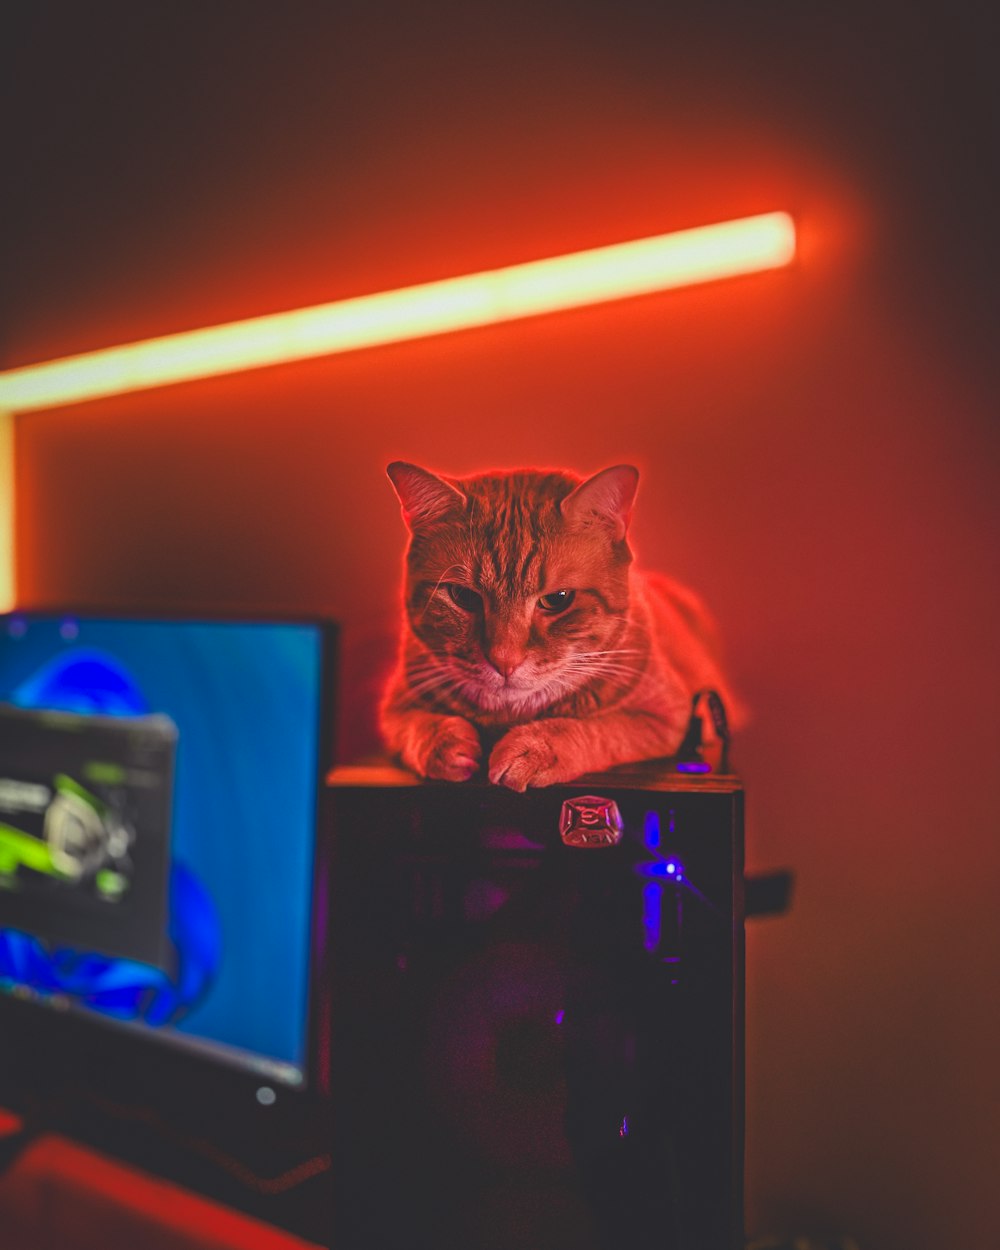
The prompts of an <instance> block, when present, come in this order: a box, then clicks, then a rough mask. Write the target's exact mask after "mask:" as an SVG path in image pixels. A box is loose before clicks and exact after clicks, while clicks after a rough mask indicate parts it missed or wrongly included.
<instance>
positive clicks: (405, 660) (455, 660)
mask: <svg viewBox="0 0 1000 1250" xmlns="http://www.w3.org/2000/svg"><path fill="white" fill-rule="evenodd" d="M387 472H388V475H389V478H390V480H391V481H392V484H393V486H394V488H395V490H396V494H397V495H398V497H399V501H400V504H401V505H402V512H403V519H404V521H405V522H406V525H407V528H408V529H409V531H410V539H409V545H408V548H407V552H406V559H405V584H404V614H403V624H402V633H401V640H400V650H399V659H398V664H397V667H396V669H395V671H394V673H393V675H392V677H391V678H390V680H389V683H388V685H387V687H386V691H385V696H384V699H383V702H382V706H381V709H380V723H381V729H382V734H383V737H384V739H385V742H386V745H387V746H388V748H389V749H390V751H391V752H393V753H394V754H395V755H396V756H397V757H399V758H400V759H401V760H402V762H403V764H404V765H406V767H408V768H409V769H411V770H413V771H414V772H416V773H418V774H419V775H420V776H423V777H430V778H437V779H440V780H446V781H456V782H457V781H466V780H468V779H469V778H470V777H472V776H473V775H474V774H475V773H476V772H477V771H478V769H479V768H480V765H481V762H482V761H483V760H484V759H485V760H486V766H487V771H488V776H489V779H490V781H492V782H494V783H496V784H499V785H503V786H506V787H509V788H510V789H512V790H517V791H523V790H525V789H526V788H527V787H528V786H548V785H553V784H555V783H558V782H565V781H571V780H573V779H574V778H576V777H579V776H580V775H581V774H583V773H588V772H599V771H602V770H604V769H607V768H610V767H613V766H615V765H619V764H628V763H635V762H638V761H642V760H650V759H656V758H660V757H665V756H670V755H673V754H674V753H675V752H676V751H677V748H678V747H679V745H680V743H681V741H682V740H683V738H684V736H685V733H686V730H687V727H688V722H689V719H690V715H691V706H692V697H693V696H694V694H695V693H696V692H697V691H699V690H701V689H703V688H706V687H707V688H711V689H714V690H716V691H717V692H718V693H719V695H720V696H721V698H722V700H723V702H724V703H726V704H727V705H732V704H733V703H734V700H733V699H732V695H731V693H730V691H729V687H728V683H727V682H726V680H725V678H724V676H723V674H722V671H721V669H720V665H719V660H718V656H717V646H716V643H715V638H714V626H713V624H712V622H711V619H710V618H709V616H708V614H707V612H706V611H705V609H704V607H703V606H702V604H701V602H700V600H699V599H698V598H697V596H696V595H694V594H693V593H692V592H691V591H689V590H687V589H686V588H685V587H683V586H681V585H679V584H677V583H676V582H674V581H672V580H670V579H668V578H666V577H664V576H662V575H658V574H649V573H646V574H642V573H640V572H639V571H638V570H636V569H635V568H634V567H633V563H632V552H631V550H630V548H629V544H628V538H627V531H628V524H629V518H630V515H631V512H632V506H633V502H634V499H635V494H636V488H637V486H638V481H639V474H638V470H636V469H635V468H634V467H633V466H631V465H627V464H621V465H615V466H613V467H612V468H608V469H604V470H602V471H601V472H600V473H597V474H595V475H594V476H593V477H590V478H588V479H587V480H585V481H584V480H581V479H580V477H578V476H577V475H575V474H571V473H568V472H564V471H539V470H533V469H525V470H514V471H505V472H499V471H498V472H492V473H483V474H479V475H476V476H473V477H467V478H451V477H441V476H438V475H437V474H434V473H431V472H429V471H428V470H426V469H422V468H418V467H417V466H416V465H413V464H407V463H404V462H402V461H395V462H394V463H392V464H390V465H389V466H388V470H387Z"/></svg>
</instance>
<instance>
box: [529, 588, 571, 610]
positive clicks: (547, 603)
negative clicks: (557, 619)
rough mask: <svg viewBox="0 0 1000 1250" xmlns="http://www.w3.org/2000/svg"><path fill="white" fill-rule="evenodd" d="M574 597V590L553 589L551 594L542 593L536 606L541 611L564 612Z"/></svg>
mask: <svg viewBox="0 0 1000 1250" xmlns="http://www.w3.org/2000/svg"><path fill="white" fill-rule="evenodd" d="M575 598H576V591H575V590H554V591H553V592H552V594H551V595H542V597H541V599H539V600H538V606H539V607H540V608H541V609H542V611H543V612H565V611H566V609H567V608H568V607H569V605H570V604H571V603H572V602H573V600H574V599H575Z"/></svg>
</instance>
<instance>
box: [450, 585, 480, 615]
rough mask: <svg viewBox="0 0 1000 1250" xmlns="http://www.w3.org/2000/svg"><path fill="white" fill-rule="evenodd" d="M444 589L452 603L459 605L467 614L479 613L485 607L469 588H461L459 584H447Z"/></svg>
mask: <svg viewBox="0 0 1000 1250" xmlns="http://www.w3.org/2000/svg"><path fill="white" fill-rule="evenodd" d="M444 589H445V590H446V591H447V592H448V598H449V599H450V600H451V601H452V603H457V604H458V606H459V607H460V608H461V609H462V610H463V611H465V612H478V611H479V610H480V609H481V608H482V606H483V601H482V599H481V598H480V596H479V595H477V594H476V592H475V591H474V590H470V589H469V588H468V586H460V585H459V584H458V582H446V583H445V585H444Z"/></svg>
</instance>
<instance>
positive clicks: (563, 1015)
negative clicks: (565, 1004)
mask: <svg viewBox="0 0 1000 1250" xmlns="http://www.w3.org/2000/svg"><path fill="white" fill-rule="evenodd" d="M565 1019H566V1013H565V1011H563V1009H562V1008H561V1007H560V1009H559V1010H558V1011H557V1012H556V1024H562V1022H563V1021H564V1020H565Z"/></svg>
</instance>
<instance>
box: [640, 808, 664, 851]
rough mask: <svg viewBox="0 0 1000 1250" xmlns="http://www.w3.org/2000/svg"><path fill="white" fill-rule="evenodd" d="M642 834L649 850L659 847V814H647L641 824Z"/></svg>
mask: <svg viewBox="0 0 1000 1250" xmlns="http://www.w3.org/2000/svg"><path fill="white" fill-rule="evenodd" d="M642 834H643V839H644V840H645V843H646V845H647V846H648V847H649V849H650V850H653V849H654V848H655V847H657V846H659V845H660V813H659V812H647V813H646V815H645V817H644V819H643V822H642Z"/></svg>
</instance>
